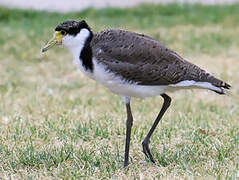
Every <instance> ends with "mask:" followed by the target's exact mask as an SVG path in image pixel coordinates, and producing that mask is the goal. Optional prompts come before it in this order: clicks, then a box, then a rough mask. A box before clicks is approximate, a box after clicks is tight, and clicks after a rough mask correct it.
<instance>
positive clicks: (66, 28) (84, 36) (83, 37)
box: [42, 20, 93, 52]
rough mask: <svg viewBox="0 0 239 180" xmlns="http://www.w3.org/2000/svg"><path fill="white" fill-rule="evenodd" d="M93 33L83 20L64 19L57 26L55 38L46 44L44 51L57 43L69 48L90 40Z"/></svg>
mask: <svg viewBox="0 0 239 180" xmlns="http://www.w3.org/2000/svg"><path fill="white" fill-rule="evenodd" d="M92 37H93V33H92V31H91V29H90V27H89V26H88V24H87V23H86V22H85V21H84V20H82V21H64V22H63V23H61V24H59V25H58V26H57V27H56V28H55V33H54V35H53V38H52V39H51V40H50V41H49V42H48V43H47V44H46V45H45V47H44V48H43V49H42V52H45V51H47V50H48V49H50V48H52V47H53V46H55V45H60V46H64V47H68V48H69V49H72V48H75V47H77V46H80V45H82V46H83V45H84V44H85V43H86V42H90V41H91V39H92Z"/></svg>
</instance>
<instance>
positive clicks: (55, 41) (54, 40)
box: [42, 31, 64, 52]
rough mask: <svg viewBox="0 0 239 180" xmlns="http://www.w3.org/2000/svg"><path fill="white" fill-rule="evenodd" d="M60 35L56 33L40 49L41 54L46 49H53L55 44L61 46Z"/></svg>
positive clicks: (58, 32)
mask: <svg viewBox="0 0 239 180" xmlns="http://www.w3.org/2000/svg"><path fill="white" fill-rule="evenodd" d="M63 36H64V35H62V33H61V32H60V31H56V32H55V34H54V37H53V38H52V39H51V40H50V41H49V42H48V43H47V44H46V45H45V46H44V48H42V52H46V51H47V50H48V49H50V48H52V47H54V46H55V45H56V44H62V37H63Z"/></svg>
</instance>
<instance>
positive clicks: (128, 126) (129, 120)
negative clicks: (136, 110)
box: [124, 101, 133, 167]
mask: <svg viewBox="0 0 239 180" xmlns="http://www.w3.org/2000/svg"><path fill="white" fill-rule="evenodd" d="M126 110H127V122H126V142H125V155H124V167H127V166H128V164H129V145H130V136H131V128H132V125H133V116H132V113H131V108H130V101H128V102H127V103H126Z"/></svg>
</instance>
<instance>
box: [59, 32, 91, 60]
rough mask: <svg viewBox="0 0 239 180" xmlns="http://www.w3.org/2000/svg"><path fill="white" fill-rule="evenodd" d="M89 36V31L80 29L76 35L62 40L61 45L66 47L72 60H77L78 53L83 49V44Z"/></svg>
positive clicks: (67, 36)
mask: <svg viewBox="0 0 239 180" xmlns="http://www.w3.org/2000/svg"><path fill="white" fill-rule="evenodd" d="M89 36H90V31H89V30H88V29H85V28H84V29H81V31H80V32H79V33H78V34H77V35H76V36H72V35H66V36H65V37H63V38H62V45H63V46H65V47H67V48H68V49H69V50H70V52H71V53H72V55H73V58H74V60H75V59H76V58H77V59H78V60H79V56H80V53H81V51H82V49H83V48H84V45H85V42H86V40H87V39H88V37H89Z"/></svg>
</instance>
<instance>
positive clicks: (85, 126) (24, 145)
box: [0, 10, 239, 179]
mask: <svg viewBox="0 0 239 180" xmlns="http://www.w3.org/2000/svg"><path fill="white" fill-rule="evenodd" d="M129 11H130V10H129ZM10 12H11V11H10ZM12 12H14V11H12ZM51 18H53V17H51ZM175 18H177V16H175ZM30 20H31V19H30ZM51 21H53V20H51ZM90 21H91V22H92V23H93V24H97V19H96V20H94V19H91V20H90ZM2 25H3V24H2ZM110 25H111V24H109V25H108V26H110ZM45 26H46V27H45ZM45 26H43V27H42V29H40V30H38V31H39V32H42V33H43V34H44V38H42V37H41V36H40V35H39V34H38V33H39V32H38V33H36V32H35V31H33V30H32V32H31V28H29V29H30V30H29V29H27V30H26V29H25V27H21V26H19V27H18V28H15V29H14V28H13V25H12V24H11V23H10V22H6V23H5V24H4V26H2V27H3V28H2V29H1V30H0V32H1V34H2V33H4V32H5V34H6V37H2V39H0V40H2V41H4V42H6V43H2V45H3V46H2V49H3V53H2V52H1V55H0V77H1V78H0V179H1V178H2V179H60V178H62V179H71V178H72V179H79V178H86V179H98V178H100V179H109V178H112V179H127V178H128V179H129V178H132V179H155V178H162V179H181V178H186V179H192V178H195V179H215V178H218V179H236V177H238V175H239V174H238V173H239V167H238V166H239V164H238V162H239V148H238V143H239V127H238V117H239V98H238V97H239V86H238V82H239V71H238V67H239V61H238V58H239V55H238V50H239V48H238V42H239V38H238V34H239V26H238V25H235V26H233V27H230V26H227V25H226V24H225V23H224V22H223V23H218V24H208V25H203V27H198V26H195V25H190V24H185V25H180V26H162V27H159V28H153V27H150V26H149V27H148V28H144V29H142V30H139V29H137V28H136V26H133V25H132V24H129V26H128V28H127V29H129V30H132V31H138V32H144V33H146V34H148V35H152V36H154V37H155V38H158V39H160V40H162V41H163V42H165V43H166V44H168V45H169V47H171V48H172V49H174V50H176V51H178V52H180V54H182V55H183V56H184V57H186V59H190V61H191V62H193V63H195V64H197V65H199V66H201V67H203V68H205V69H207V70H208V71H209V72H212V73H213V74H214V75H216V76H217V77H219V78H221V79H224V80H225V81H227V82H229V83H230V84H231V85H232V86H233V88H232V90H231V92H230V95H228V96H219V95H217V94H215V93H213V92H209V91H203V90H193V91H191V90H188V91H179V92H177V93H174V94H169V95H170V96H171V97H172V98H173V101H172V106H171V107H170V109H169V111H168V112H167V113H166V115H165V116H164V118H163V120H162V122H161V123H160V125H159V127H158V129H157V131H155V133H154V135H153V136H152V140H151V144H150V145H151V148H152V152H153V154H154V156H155V159H156V164H152V163H151V162H150V161H149V160H148V159H146V158H145V156H144V154H143V153H142V148H141V142H142V140H143V138H144V136H145V135H146V133H147V132H148V130H149V128H150V127H151V124H152V123H153V121H154V119H155V117H156V115H157V113H158V111H159V109H160V108H161V105H162V99H161V98H159V97H158V98H149V99H145V100H138V99H135V100H133V101H132V110H133V115H134V119H135V120H134V126H133V132H132V142H131V149H130V158H131V159H130V165H129V167H128V168H126V169H124V168H123V155H124V140H125V118H126V114H125V107H124V104H123V102H122V101H121V99H120V97H118V96H116V95H113V94H111V93H110V92H109V91H108V90H107V89H105V88H104V87H102V86H101V85H99V84H97V83H96V82H94V81H92V80H90V79H88V78H86V77H84V76H83V75H82V74H81V73H80V72H78V71H77V70H76V67H74V66H73V63H72V61H71V56H70V54H69V53H68V52H67V51H66V50H63V49H59V48H58V49H55V50H52V51H49V53H47V54H45V55H41V54H40V52H39V50H40V46H41V45H43V44H44V42H45V41H46V40H47V36H48V37H50V36H51V34H50V31H51V29H49V28H50V27H49V26H47V25H45ZM112 26H113V25H112ZM39 27H40V26H39ZM124 27H127V23H126V25H125V24H124V26H123V25H122V28H124ZM96 29H100V25H98V26H97V27H96ZM6 32H11V33H6ZM31 33H32V34H31ZM29 34H30V35H29ZM4 38H6V39H7V40H6V39H4ZM43 39H44V40H43ZM0 42H1V41H0ZM220 43H221V44H220ZM156 107H158V108H156Z"/></svg>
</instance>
